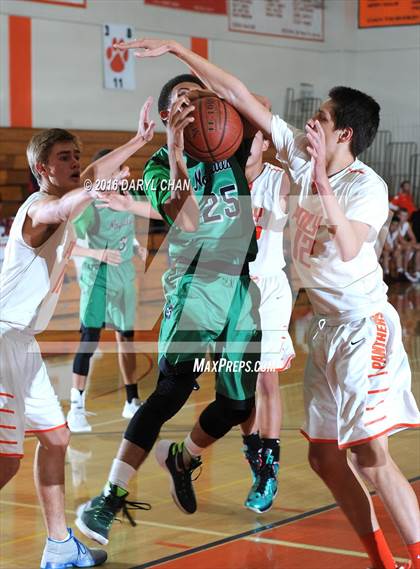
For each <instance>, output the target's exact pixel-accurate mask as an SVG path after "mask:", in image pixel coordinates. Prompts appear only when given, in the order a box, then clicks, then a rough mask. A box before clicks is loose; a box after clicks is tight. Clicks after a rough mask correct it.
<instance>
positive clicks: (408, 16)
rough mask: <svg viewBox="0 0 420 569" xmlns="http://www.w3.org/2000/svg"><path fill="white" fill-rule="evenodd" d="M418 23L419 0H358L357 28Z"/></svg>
mask: <svg viewBox="0 0 420 569" xmlns="http://www.w3.org/2000/svg"><path fill="white" fill-rule="evenodd" d="M419 24H420V2H419V0H392V2H390V1H389V0H359V28H385V27H390V26H416V25H419Z"/></svg>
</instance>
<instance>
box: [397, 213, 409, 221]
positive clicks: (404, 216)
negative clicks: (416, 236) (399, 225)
mask: <svg viewBox="0 0 420 569" xmlns="http://www.w3.org/2000/svg"><path fill="white" fill-rule="evenodd" d="M398 215H399V216H400V220H401V221H402V222H404V221H407V219H408V211H399V212H398Z"/></svg>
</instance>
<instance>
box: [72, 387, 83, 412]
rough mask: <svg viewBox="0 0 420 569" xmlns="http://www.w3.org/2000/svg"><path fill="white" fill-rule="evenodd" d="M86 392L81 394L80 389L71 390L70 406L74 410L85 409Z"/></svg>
mask: <svg viewBox="0 0 420 569" xmlns="http://www.w3.org/2000/svg"><path fill="white" fill-rule="evenodd" d="M85 393H86V392H85V391H84V390H83V393H80V391H79V390H78V389H76V388H75V387H72V388H71V391H70V404H71V406H72V407H73V408H75V407H76V408H77V409H83V408H84V406H85V397H86V395H85Z"/></svg>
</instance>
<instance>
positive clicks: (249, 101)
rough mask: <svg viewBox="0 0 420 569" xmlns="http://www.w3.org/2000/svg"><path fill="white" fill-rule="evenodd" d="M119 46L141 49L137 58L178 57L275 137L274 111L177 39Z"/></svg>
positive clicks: (250, 119)
mask: <svg viewBox="0 0 420 569" xmlns="http://www.w3.org/2000/svg"><path fill="white" fill-rule="evenodd" d="M117 47H121V48H125V49H127V48H130V49H138V51H136V52H135V54H134V55H135V56H136V57H139V58H145V57H158V56H160V55H163V54H165V53H171V54H173V55H175V57H177V58H178V59H180V60H181V61H183V62H184V63H186V64H187V65H188V67H190V68H191V69H192V71H193V72H194V73H195V74H196V75H197V76H198V77H199V78H200V79H201V80H202V81H203V83H204V84H205V85H206V86H207V87H208V88H209V89H211V90H212V91H213V92H215V93H216V94H217V95H219V97H222V98H223V99H225V100H226V101H228V102H229V103H230V104H231V105H232V106H234V107H235V108H236V109H237V110H238V111H239V112H240V113H241V114H242V115H243V116H244V117H245V118H246V119H248V120H249V122H251V123H252V124H253V125H254V126H255V127H257V128H258V129H259V130H262V131H263V133H264V134H265V135H266V136H268V137H271V118H272V114H271V111H269V110H268V109H267V108H266V107H265V106H264V105H263V104H262V103H261V102H260V101H258V100H257V99H256V98H255V97H254V95H253V94H252V93H251V92H250V91H249V89H248V88H247V87H246V86H245V85H244V84H243V83H242V81H240V80H239V79H238V78H237V77H235V76H234V75H231V74H230V73H227V72H226V71H224V70H223V69H221V68H220V67H217V66H216V65H214V64H213V63H210V62H209V61H208V60H207V59H204V57H201V56H199V55H197V54H196V53H194V52H192V51H191V50H190V49H187V48H186V47H184V46H183V45H181V44H179V43H178V42H176V41H173V40H159V39H141V40H134V41H131V42H122V43H119V44H117Z"/></svg>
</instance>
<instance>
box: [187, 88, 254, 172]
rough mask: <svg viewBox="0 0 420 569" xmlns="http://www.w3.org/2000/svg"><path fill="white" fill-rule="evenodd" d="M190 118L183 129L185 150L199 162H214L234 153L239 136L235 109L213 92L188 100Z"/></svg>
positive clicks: (241, 134) (240, 130)
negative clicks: (191, 119)
mask: <svg viewBox="0 0 420 569" xmlns="http://www.w3.org/2000/svg"><path fill="white" fill-rule="evenodd" d="M192 103H193V105H194V106H195V109H194V110H193V111H192V113H191V116H193V117H194V119H195V120H194V122H192V123H191V124H189V125H187V126H186V127H185V129H184V148H185V152H186V153H187V154H189V155H190V156H191V157H192V158H195V159H196V160H199V161H200V162H218V161H219V160H226V159H227V158H230V157H231V156H233V154H235V152H236V151H237V150H238V148H239V145H240V144H241V142H242V137H243V125H242V120H241V117H240V115H239V113H238V112H237V111H236V110H235V109H234V108H233V107H232V105H230V104H229V103H227V102H226V101H224V100H222V99H219V98H218V97H216V96H204V97H198V98H196V99H193V100H192Z"/></svg>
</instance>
